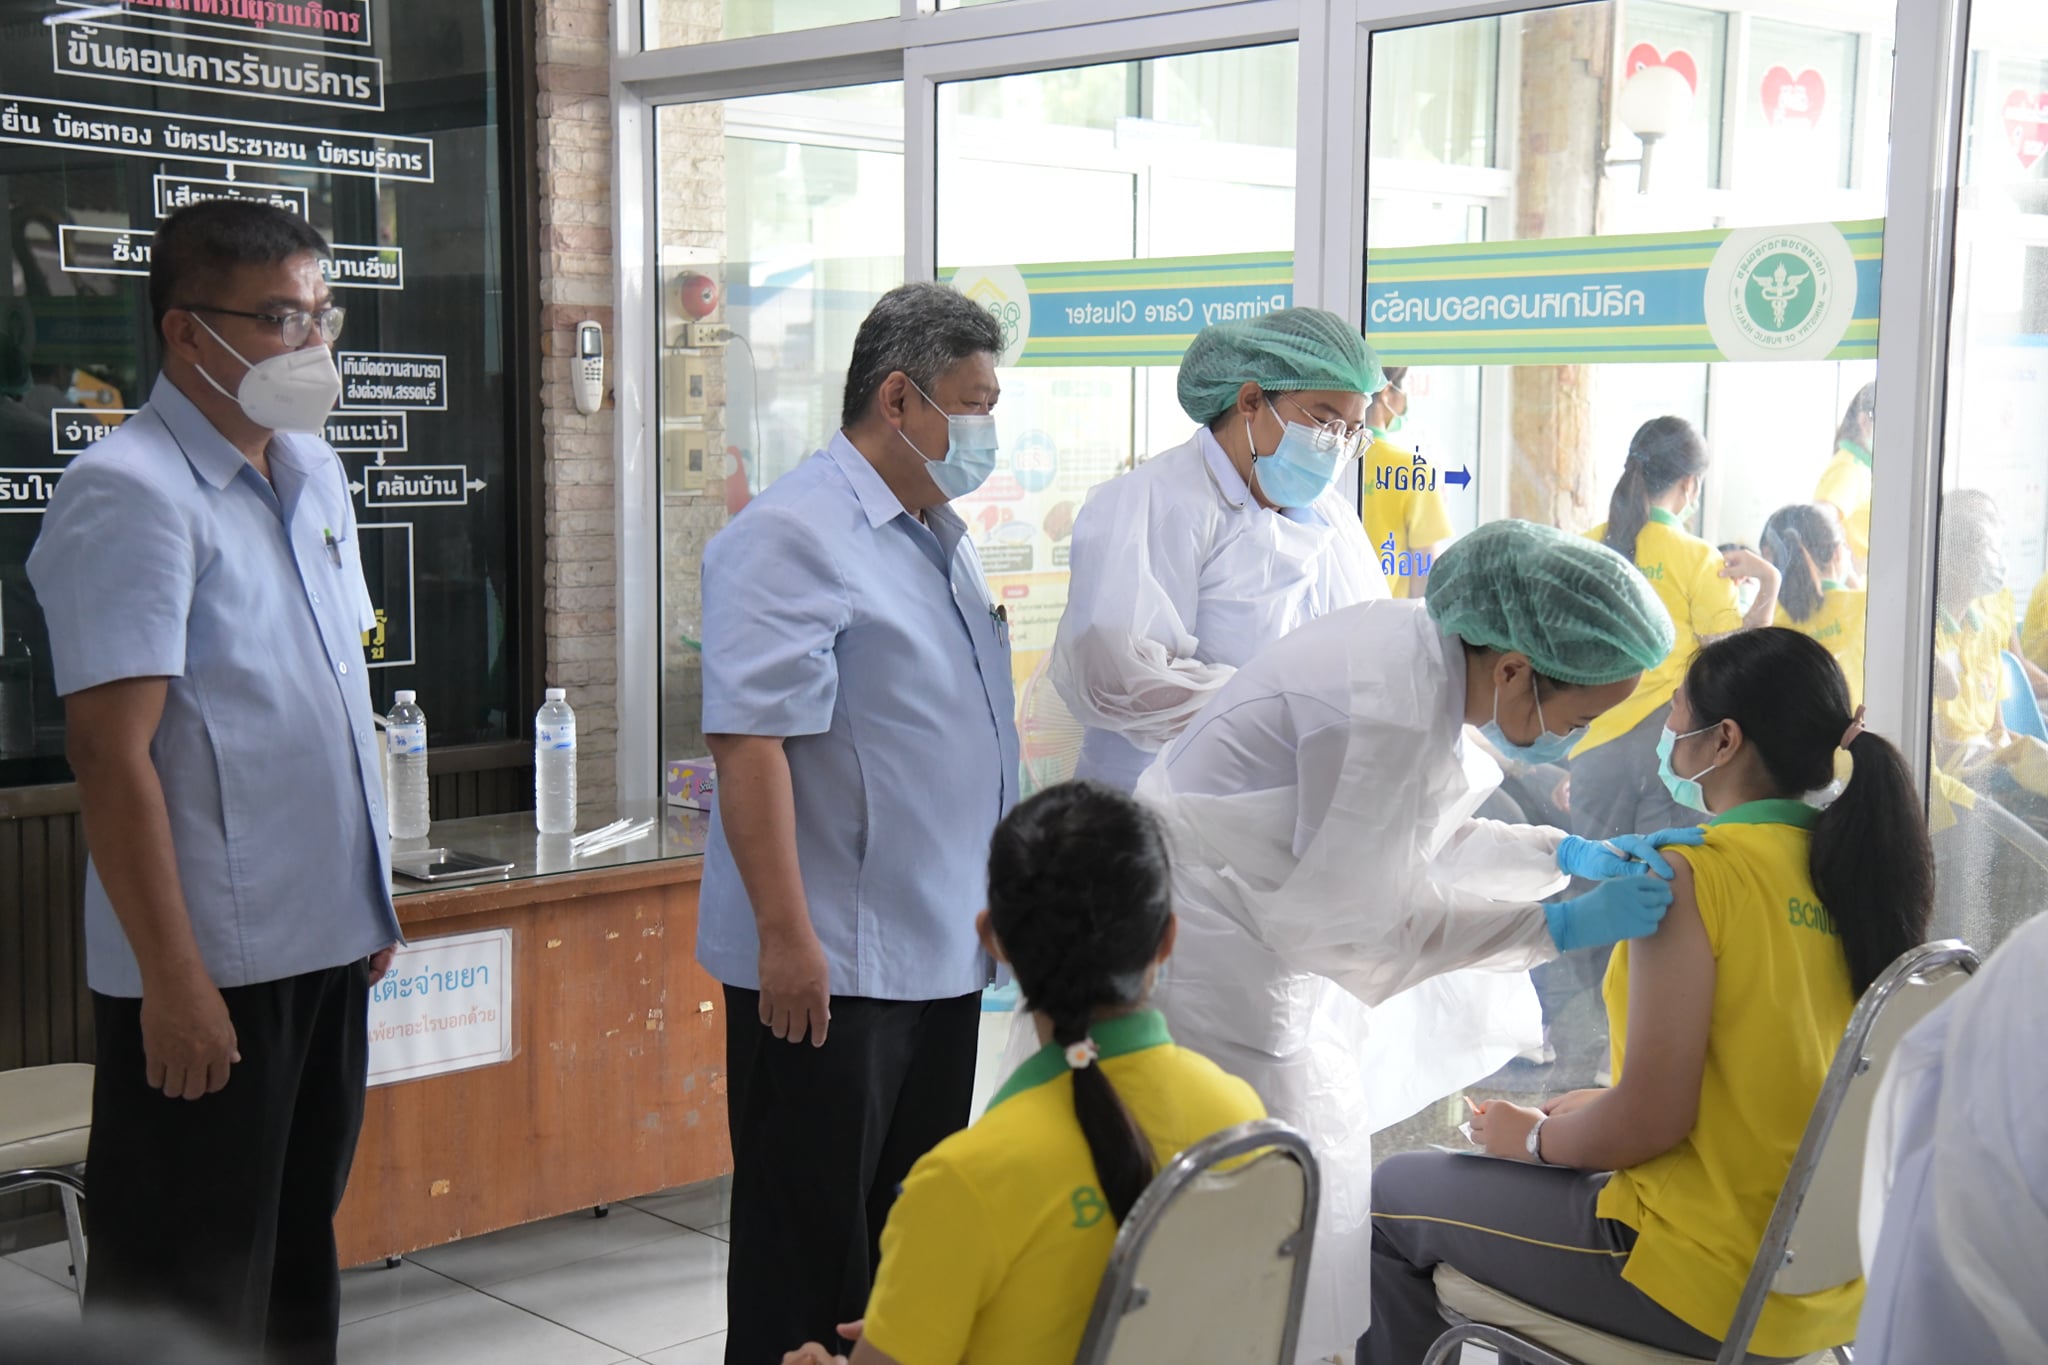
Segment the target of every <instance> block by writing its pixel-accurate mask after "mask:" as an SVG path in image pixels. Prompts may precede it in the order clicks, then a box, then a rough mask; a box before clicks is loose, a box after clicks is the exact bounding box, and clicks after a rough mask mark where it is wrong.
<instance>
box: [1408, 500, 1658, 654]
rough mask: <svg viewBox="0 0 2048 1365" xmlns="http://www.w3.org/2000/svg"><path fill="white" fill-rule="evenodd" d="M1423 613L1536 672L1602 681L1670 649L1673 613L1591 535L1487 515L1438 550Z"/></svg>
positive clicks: (1632, 568)
mask: <svg viewBox="0 0 2048 1365" xmlns="http://www.w3.org/2000/svg"><path fill="white" fill-rule="evenodd" d="M1427 600H1428V602H1429V614H1430V616H1431V617H1432V618H1433V619H1434V620H1435V621H1436V623H1437V625H1438V626H1440V627H1442V628H1443V629H1444V630H1447V631H1449V632H1450V633H1451V634H1453V635H1455V636H1457V637H1458V638H1459V639H1461V640H1463V641H1464V642H1465V643H1466V644H1468V645H1478V646H1481V647H1484V648H1488V649H1498V650H1502V651H1508V650H1512V651H1514V652H1515V653H1517V654H1526V655H1528V656H1529V661H1530V662H1531V663H1533V664H1534V665H1535V666H1536V671H1537V672H1539V673H1541V674H1543V675H1544V676H1545V677H1547V678H1554V679H1556V680H1557V681H1558V682H1561V683H1570V684H1572V685H1573V686H1577V687H1599V686H1603V685H1604V684H1607V683H1611V682H1620V681H1621V680H1622V679H1623V678H1626V677H1629V676H1631V675H1632V674H1636V673H1641V672H1643V671H1645V670H1646V669H1651V668H1655V667H1656V666H1657V665H1658V664H1660V663H1662V662H1664V660H1665V658H1666V657H1667V656H1668V655H1669V654H1670V653H1671V646H1672V641H1673V638H1674V636H1673V633H1672V629H1671V616H1670V614H1669V613H1667V612H1666V611H1665V610H1664V604H1663V603H1662V602H1660V601H1659V600H1658V599H1657V594H1656V592H1655V591H1654V590H1653V589H1652V588H1651V587H1650V582H1649V580H1648V579H1646V578H1644V577H1643V575H1642V574H1641V573H1640V572H1639V571H1638V570H1637V569H1636V566H1635V565H1633V564H1631V563H1629V562H1628V561H1627V560H1626V559H1624V558H1622V557H1621V556H1620V555H1618V554H1616V553H1615V552H1614V551H1612V550H1610V549H1608V548H1607V547H1606V546H1605V545H1602V544H1601V543H1600V542H1598V541H1595V540H1587V539H1586V538H1585V537H1583V536H1574V535H1567V534H1566V533H1564V532H1563V531H1560V530H1557V529H1556V528H1555V527H1550V526H1539V525H1537V524H1536V523H1535V522H1533V521H1492V522H1488V523H1487V524H1486V525H1484V526H1481V527H1480V528H1479V529H1478V530H1476V531H1474V532H1472V534H1470V535H1468V536H1466V537H1464V538H1463V539H1462V540H1459V541H1458V542H1457V543H1456V544H1454V545H1452V546H1451V548H1450V549H1448V550H1446V551H1444V552H1443V554H1442V555H1440V556H1438V558H1437V561H1436V563H1435V564H1434V565H1433V566H1432V567H1431V569H1430V571H1429V588H1428V591H1427Z"/></svg>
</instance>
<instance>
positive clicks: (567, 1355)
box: [0, 1180, 730, 1365]
mask: <svg viewBox="0 0 2048 1365" xmlns="http://www.w3.org/2000/svg"><path fill="white" fill-rule="evenodd" d="M728 1204H729V1192H728V1182H727V1181H725V1180H714V1181H711V1182H709V1183H707V1184H703V1185H693V1186H688V1187H686V1188H683V1189H678V1190H668V1191H665V1192H663V1193H661V1194H656V1195H650V1196H648V1197H647V1198H645V1199H635V1200H631V1201H630V1202H628V1203H625V1204H618V1205H614V1206H613V1207H612V1210H611V1212H610V1214H609V1215H608V1216H606V1217H604V1218H594V1217H592V1216H591V1215H590V1214H589V1213H577V1214H569V1215H567V1216H565V1217H562V1218H552V1219H549V1220H547V1221H546V1222H541V1223H529V1224H527V1225H526V1226H524V1227H517V1228H507V1229H506V1230H505V1231H503V1232H493V1233H489V1234H486V1235H485V1236H482V1237H472V1238H470V1239H469V1240H467V1241H462V1242H456V1243H453V1244H451V1245H449V1246H444V1247H436V1248H434V1249H433V1250H431V1251H423V1252H420V1253H419V1254H418V1255H417V1256H409V1257H407V1258H406V1259H405V1260H404V1261H403V1262H402V1263H400V1265H399V1266H398V1268H397V1269H395V1270H387V1269H385V1268H384V1265H383V1263H382V1262H379V1263H377V1264H375V1265H369V1266H359V1267H357V1268H356V1269H353V1270H346V1271H343V1272H342V1276H341V1321H342V1327H341V1359H342V1362H343V1365H350V1363H351V1362H363V1363H364V1365H367V1363H368V1362H372V1361H374V1362H376V1365H413V1362H421V1363H422V1365H425V1362H433V1365H617V1363H618V1362H634V1361H646V1362H649V1365H718V1362H719V1361H720V1360H721V1359H722V1357H723V1355H724V1350H725V1262H726V1223H727V1219H728V1217H729V1214H730V1210H729V1207H728ZM69 1263H70V1257H69V1256H68V1255H67V1254H66V1252H65V1249H64V1247H63V1246H62V1245H61V1244H59V1245H56V1246H46V1247H38V1248H36V1249H35V1250H33V1251H25V1252H21V1253H20V1254H18V1255H15V1256H11V1257H7V1258H4V1259H0V1339H4V1338H5V1337H6V1335H7V1330H8V1326H9V1325H10V1324H16V1323H19V1324H26V1323H28V1322H30V1321H40V1320H41V1319H43V1318H45V1317H56V1318H65V1319H68V1318H72V1317H74V1316H75V1315H76V1314H77V1311H78V1307H77V1299H76V1298H75V1297H74V1296H73V1295H72V1293H71V1289H70V1280H69V1277H68V1275H67V1271H66V1268H67V1266H68V1265H69Z"/></svg>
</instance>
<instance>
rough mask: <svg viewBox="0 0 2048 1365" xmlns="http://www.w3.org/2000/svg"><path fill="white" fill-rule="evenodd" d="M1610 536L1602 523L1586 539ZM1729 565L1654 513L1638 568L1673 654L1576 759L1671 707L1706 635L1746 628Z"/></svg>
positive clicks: (1596, 727) (1605, 719)
mask: <svg viewBox="0 0 2048 1365" xmlns="http://www.w3.org/2000/svg"><path fill="white" fill-rule="evenodd" d="M1606 534H1607V526H1606V523H1604V522H1603V523H1602V524H1600V525H1598V526H1595V527H1594V528H1593V529H1592V530H1590V531H1588V532H1586V538H1587V539H1588V540H1599V539H1601V538H1602V537H1603V536H1605V535H1606ZM1726 563H1727V561H1725V560H1724V559H1722V558H1721V552H1720V551H1719V550H1717V549H1715V548H1714V547H1713V546H1711V545H1709V544H1707V542H1705V541H1704V540H1701V539H1700V538H1699V537H1698V536H1696V535H1693V534H1691V533H1690V532H1688V531H1687V530H1685V528H1684V527H1683V526H1681V525H1680V523H1679V520H1678V518H1677V517H1674V516H1672V515H1671V514H1670V513H1669V512H1667V511H1665V510H1664V509H1663V508H1661V507H1653V508H1651V509H1650V519H1649V520H1648V521H1647V522H1645V523H1644V524H1643V529H1642V531H1641V532H1640V533H1639V534H1638V535H1637V536H1636V568H1637V569H1639V570H1640V571H1641V572H1642V575H1643V577H1645V578H1647V579H1649V580H1650V586H1651V588H1653V589H1655V590H1656V593H1657V600H1659V601H1660V602H1662V603H1663V604H1664V610H1665V611H1667V612H1669V613H1671V625H1672V630H1673V635H1672V644H1671V652H1670V653H1669V654H1667V655H1665V656H1664V662H1663V663H1661V664H1658V665H1657V666H1656V667H1655V668H1652V669H1649V670H1647V671H1645V672H1644V674H1643V677H1642V681H1640V682H1638V683H1637V684H1636V690H1635V691H1633V692H1631V693H1629V695H1628V699H1627V700H1626V701H1624V702H1622V703H1621V705H1619V706H1617V707H1615V708H1614V709H1613V710H1611V711H1609V712H1607V713H1606V714H1605V715H1603V716H1600V717H1598V718H1597V719H1595V720H1594V722H1593V723H1592V724H1591V725H1589V726H1587V727H1586V737H1585V738H1584V739H1582V740H1580V741H1579V745H1578V747H1577V748H1576V749H1573V750H1572V757H1574V758H1576V757H1578V756H1579V755H1580V754H1583V753H1585V752H1586V751H1588V750H1589V749H1597V748H1599V747H1600V746H1601V745H1603V744H1605V743H1607V742H1608V741H1609V740H1614V739H1619V738H1621V737H1622V736H1623V735H1625V734H1627V733H1628V732H1629V731H1631V730H1633V729H1635V728H1636V726H1638V725H1640V724H1641V723H1642V722H1643V720H1644V718H1645V717H1647V716H1648V715H1649V714H1650V713H1651V712H1652V711H1655V710H1656V709H1657V708H1658V707H1660V706H1662V705H1664V703H1666V702H1668V701H1670V700H1671V697H1672V694H1673V693H1675V692H1677V691H1678V685H1679V684H1680V683H1682V682H1684V681H1685V670H1686V669H1688V668H1690V667H1692V656H1693V655H1694V654H1695V653H1697V652H1698V650H1699V645H1700V637H1701V636H1702V635H1726V634H1728V633H1729V632H1731V631H1736V630H1740V629H1741V628H1742V609H1741V608H1740V607H1739V606H1737V605H1736V595H1735V580H1734V579H1732V578H1723V577H1721V570H1722V568H1723V567H1724V566H1725V565H1726Z"/></svg>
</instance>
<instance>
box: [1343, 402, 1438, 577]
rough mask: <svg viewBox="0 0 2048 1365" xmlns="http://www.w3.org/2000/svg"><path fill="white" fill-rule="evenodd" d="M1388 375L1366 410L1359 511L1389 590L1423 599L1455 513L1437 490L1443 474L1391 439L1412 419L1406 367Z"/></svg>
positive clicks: (1419, 453)
mask: <svg viewBox="0 0 2048 1365" xmlns="http://www.w3.org/2000/svg"><path fill="white" fill-rule="evenodd" d="M1386 376H1387V382H1386V386H1385V387H1383V388H1382V389H1381V390H1380V391H1379V392H1378V393H1376V394H1374V395H1373V399H1372V405H1371V406H1370V407H1368V408H1367V409H1366V412H1365V429H1366V431H1367V432H1368V433H1370V435H1371V436H1372V442H1371V444H1369V445H1368V446H1366V448H1365V456H1364V464H1363V471H1362V473H1361V474H1360V484H1359V508H1360V511H1361V513H1362V515H1363V517H1364V520H1365V538H1366V540H1367V541H1369V542H1370V543H1371V545H1372V549H1373V553H1374V554H1375V555H1378V556H1379V561H1380V571H1381V572H1382V573H1384V574H1386V576H1387V591H1388V592H1390V593H1391V594H1393V595H1394V596H1395V597H1420V596H1422V590H1423V588H1424V587H1426V586H1427V585H1428V583H1429V565H1430V564H1432V563H1434V562H1435V560H1436V557H1437V556H1438V555H1439V554H1441V553H1443V550H1444V547H1445V546H1446V545H1448V544H1450V540H1451V514H1450V513H1449V512H1447V511H1445V510H1444V499H1443V494H1442V493H1440V492H1439V491H1437V479H1438V478H1440V477H1441V472H1440V471H1439V470H1437V469H1436V468H1435V467H1434V466H1432V465H1430V464H1429V463H1428V462H1427V461H1425V460H1423V459H1421V458H1420V457H1421V456H1422V453H1423V452H1421V451H1420V450H1415V449H1412V448H1407V447H1404V446H1402V445H1401V444H1400V443H1399V442H1397V441H1395V440H1394V439H1393V438H1394V436H1395V435H1396V434H1397V433H1398V432H1399V431H1400V430H1401V428H1402V427H1403V426H1405V425H1406V424H1407V421H1408V390H1407V388H1406V387H1405V386H1406V384H1407V380H1408V367H1407V366H1406V365H1389V366H1387V367H1386ZM1425 481H1426V482H1425Z"/></svg>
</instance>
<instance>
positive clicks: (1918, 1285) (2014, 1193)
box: [1856, 915, 2048, 1365]
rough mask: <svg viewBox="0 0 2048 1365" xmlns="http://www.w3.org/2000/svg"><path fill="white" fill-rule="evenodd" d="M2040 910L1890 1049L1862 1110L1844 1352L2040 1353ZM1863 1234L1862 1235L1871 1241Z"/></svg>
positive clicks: (1894, 1358)
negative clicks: (1859, 1284)
mask: <svg viewBox="0 0 2048 1365" xmlns="http://www.w3.org/2000/svg"><path fill="white" fill-rule="evenodd" d="M2044 974H2048V916H2042V915H2036V916H2035V917H2034V918H2033V919H2031V920H2029V921H2028V922H2027V923H2026V924H2024V925H2022V926H2020V928H2019V929H2018V930H2017V931H2015V932H2014V934H2013V936H2012V937H2011V938H2010V939H2008V940H2007V941H2006V942H2005V944H2004V946H2002V947H2001V948H1999V950H1998V951H1997V952H1996V953H1993V954H1992V955H1991V957H1990V959H1989V960H1988V961H1987V962H1986V963H1985V965H1984V967H1983V968H1982V969H1981V970H1980V971H1978V972H1977V974H1976V975H1975V976H1974V977H1972V978H1971V980H1970V982H1969V983H1968V984H1967V985H1966V986H1964V987H1963V988H1962V990H1961V991H1959V992H1958V993H1957V994H1956V995H1954V996H1953V997H1951V998H1950V999H1948V1000H1946V1001H1944V1002H1942V1004H1941V1005H1940V1006H1938V1007H1937V1008H1936V1009H1935V1011H1934V1012H1933V1013H1932V1014H1930V1015H1929V1016H1928V1017H1927V1018H1926V1019H1923V1020H1922V1021H1921V1022H1920V1023H1919V1024H1917V1025H1916V1026H1915V1027H1914V1028H1913V1030H1912V1032H1910V1033H1908V1034H1907V1035H1906V1036H1905V1038H1904V1039H1902V1040H1901V1041H1900V1043H1899V1047H1898V1051H1897V1052H1896V1053H1894V1054H1893V1056H1892V1060H1891V1063H1890V1065H1889V1066H1888V1067H1887V1068H1886V1070H1885V1076H1884V1083H1883V1088H1882V1089H1881V1090H1880V1091H1879V1092H1878V1097H1877V1102H1876V1105H1875V1108H1874V1112H1873V1115H1872V1119H1871V1139H1870V1148H1869V1152H1868V1157H1867V1171H1866V1175H1865V1180H1864V1185H1865V1189H1866V1191H1867V1190H1869V1189H1871V1188H1873V1187H1874V1188H1876V1189H1879V1190H1883V1191H1886V1192H1887V1194H1886V1198H1885V1202H1884V1204H1883V1217H1882V1220H1881V1222H1880V1224H1879V1226H1878V1227H1877V1228H1876V1229H1872V1228H1871V1226H1870V1223H1869V1217H1870V1210H1869V1209H1866V1210H1865V1223H1864V1234H1865V1235H1864V1248H1865V1266H1866V1269H1867V1271H1868V1274H1869V1277H1870V1285H1869V1293H1868V1294H1867V1295H1865V1297H1864V1301H1863V1317H1862V1319H1861V1321H1860V1322H1859V1323H1858V1324H1857V1329H1856V1359H1857V1361H1858V1362H1864V1361H1869V1362H1874V1363H1875V1365H1908V1362H1919V1361H1928V1360H1959V1361H1960V1360H1970V1361H2033V1360H2048V1258H2044V1257H2043V1255H2042V1248H2043V1247H2044V1246H2048V1145H2044V1144H2043V1143H2042V1142H2041V1140H2040V1135H2041V1134H2042V1133H2043V1132H2048V1087H2043V1086H2042V1084H2041V1081H2040V1073H2041V1040H2042V1039H2043V1038H2048V993H2044V992H2043V991H2042V989H2041V982H2042V980H2043V977H2044ZM1873 1231H1874V1232H1875V1234H1876V1235H1875V1238H1874V1241H1873V1238H1872V1236H1871V1234H1872V1232H1873Z"/></svg>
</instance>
